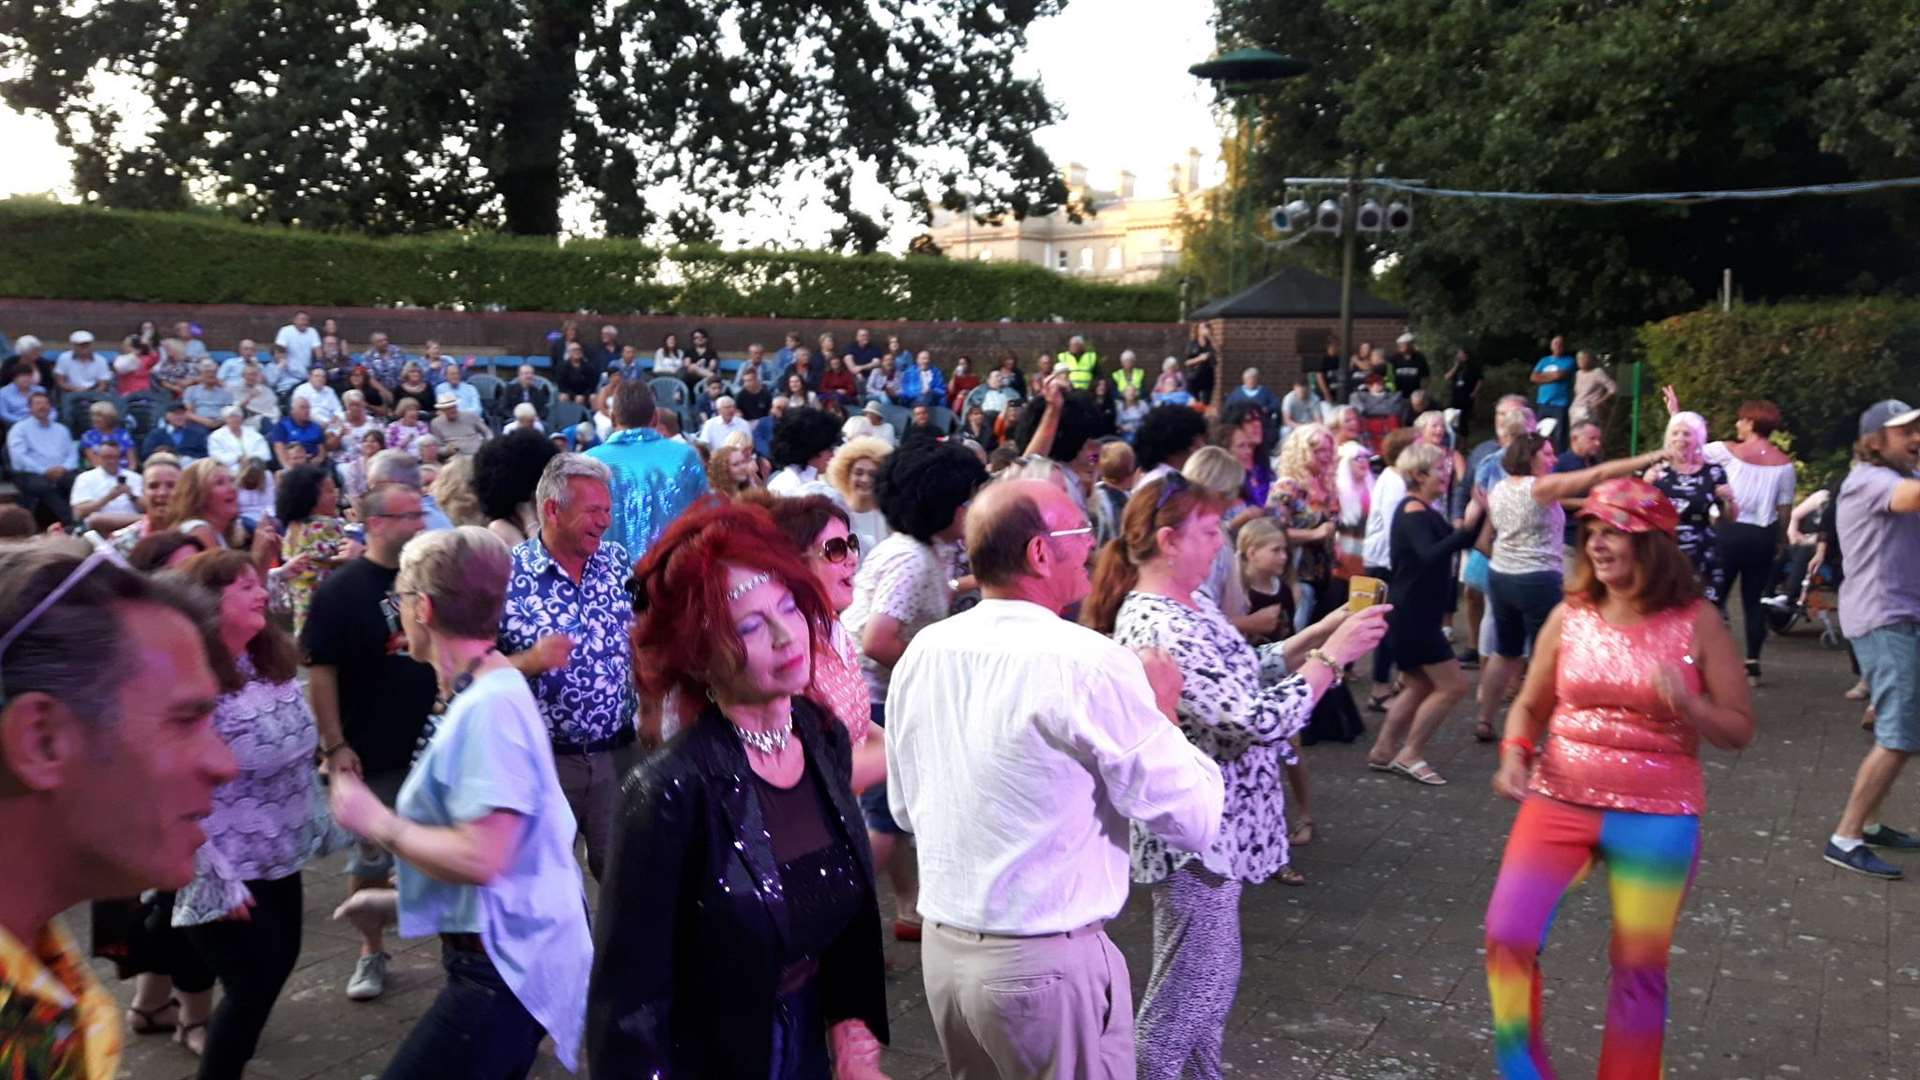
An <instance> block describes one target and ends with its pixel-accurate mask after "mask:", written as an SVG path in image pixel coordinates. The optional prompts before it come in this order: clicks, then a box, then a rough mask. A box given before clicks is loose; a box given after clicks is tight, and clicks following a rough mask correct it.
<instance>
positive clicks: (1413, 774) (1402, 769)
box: [1388, 760, 1447, 787]
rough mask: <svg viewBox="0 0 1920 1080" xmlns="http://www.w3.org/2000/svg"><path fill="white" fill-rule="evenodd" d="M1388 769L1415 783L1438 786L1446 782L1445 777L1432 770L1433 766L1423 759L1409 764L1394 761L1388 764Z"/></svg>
mask: <svg viewBox="0 0 1920 1080" xmlns="http://www.w3.org/2000/svg"><path fill="white" fill-rule="evenodd" d="M1388 769H1389V771H1391V772H1397V773H1399V774H1400V775H1401V776H1404V777H1406V778H1407V779H1409V780H1411V781H1413V782H1414V783H1416V784H1425V785H1426V786H1428V787H1440V786H1442V785H1444V784H1445V783H1446V782H1447V778H1446V777H1444V776H1441V775H1440V774H1439V773H1437V772H1434V771H1433V766H1431V765H1429V764H1427V763H1426V761H1425V760H1421V761H1416V762H1414V763H1413V764H1411V765H1402V764H1400V763H1399V762H1398V761H1396V762H1394V763H1393V764H1392V765H1391V766H1388Z"/></svg>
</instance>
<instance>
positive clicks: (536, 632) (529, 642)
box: [500, 537, 634, 746]
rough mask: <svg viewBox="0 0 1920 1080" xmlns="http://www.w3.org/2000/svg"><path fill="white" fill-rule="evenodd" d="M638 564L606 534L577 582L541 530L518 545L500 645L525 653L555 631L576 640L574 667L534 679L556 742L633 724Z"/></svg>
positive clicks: (612, 732)
mask: <svg viewBox="0 0 1920 1080" xmlns="http://www.w3.org/2000/svg"><path fill="white" fill-rule="evenodd" d="M632 566H633V563H632V562H631V561H630V560H629V559H628V558H627V552H626V549H625V548H623V547H621V546H620V545H619V544H616V543H614V542H613V541H611V540H607V539H604V538H603V539H602V540H601V541H600V548H599V550H598V551H595V552H594V553H593V555H592V557H591V558H589V559H588V560H587V562H586V565H585V566H584V567H583V568H582V569H581V571H580V583H579V584H578V585H576V584H574V582H573V579H572V578H569V577H568V576H567V572H566V571H565V570H563V569H561V567H560V563H559V562H558V561H556V560H555V559H554V557H553V556H552V554H550V553H549V552H548V551H547V548H546V545H545V544H542V543H541V542H540V540H539V538H538V537H535V538H534V539H532V540H527V541H525V542H523V543H521V544H519V545H518V546H516V547H515V548H514V549H513V574H512V576H511V577H509V578H508V579H507V606H506V612H505V614H504V615H503V616H502V618H501V620H500V651H501V652H503V653H506V654H507V655H509V656H511V655H513V654H514V653H519V652H525V651H526V650H528V649H531V648H533V644H534V642H536V641H539V640H540V639H541V638H543V637H545V636H547V635H548V634H565V635H567V636H568V637H570V638H572V639H573V653H572V655H571V658H570V659H569V660H568V661H567V666H566V667H563V668H556V669H554V670H552V671H549V672H547V673H545V674H543V675H535V676H532V677H530V678H529V679H528V680H527V682H528V685H529V686H531V687H532V689H533V697H534V700H535V701H537V702H538V703H539V705H540V717H541V719H543V720H545V721H546V724H547V731H548V732H550V733H551V734H552V735H553V739H554V741H555V742H556V743H560V744H563V745H567V746H584V745H587V744H589V743H598V742H601V741H603V740H606V739H611V738H614V737H615V736H618V735H621V734H622V733H623V732H627V731H632V730H633V708H634V698H633V651H632V649H630V648H629V647H628V645H627V631H628V629H629V628H630V627H631V626H632V625H633V598H632V597H630V596H628V595H627V589H626V584H627V577H628V575H629V574H630V573H631V572H632Z"/></svg>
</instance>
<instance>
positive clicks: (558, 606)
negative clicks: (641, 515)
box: [500, 454, 638, 880]
mask: <svg viewBox="0 0 1920 1080" xmlns="http://www.w3.org/2000/svg"><path fill="white" fill-rule="evenodd" d="M610 482H611V474H609V473H608V471H607V467H606V466H605V465H603V464H601V463H600V462H598V461H595V460H594V459H592V458H590V457H587V456H586V455H584V454H559V455H557V456H555V457H554V458H553V460H551V461H549V462H548V463H547V468H546V471H545V472H543V473H541V475H540V484H539V486H538V487H536V488H535V489H534V503H535V505H536V506H537V507H538V508H539V512H540V535H539V536H537V537H535V538H534V539H532V540H528V541H526V542H525V543H522V544H521V545H519V546H518V547H516V548H514V549H513V576H512V577H511V578H509V579H508V582H507V604H506V611H505V613H504V615H503V617H502V618H501V621H500V651H501V652H503V653H505V654H506V655H507V657H508V658H509V659H510V660H512V661H513V665H514V666H515V667H517V668H519V669H520V671H521V672H522V673H523V674H525V675H526V676H527V683H528V685H529V686H530V687H531V688H532V690H533V696H534V700H535V701H537V702H538V703H539V706H540V715H541V718H542V719H544V720H545V721H546V723H547V731H548V733H549V734H551V735H552V737H553V766H554V771H555V772H556V773H557V774H558V775H559V778H560V790H561V791H563V792H564V793H565V794H566V796H567V805H568V806H570V807H571V808H572V809H573V817H574V820H575V821H576V822H578V823H579V828H580V831H581V832H584V833H585V834H586V837H587V869H588V870H590V871H592V873H593V876H594V879H595V880H600V879H601V868H602V867H604V866H605V865H606V862H607V854H608V852H609V850H610V849H611V848H612V846H613V828H614V818H615V812H616V810H617V809H618V807H619V799H620V778H621V776H623V775H625V773H626V771H627V769H628V768H629V767H631V766H632V765H633V764H634V762H635V761H636V760H638V747H637V746H636V745H635V742H636V739H635V730H634V723H633V712H634V696H633V690H632V687H633V655H632V652H631V650H630V649H629V648H628V645H627V630H628V628H629V627H630V626H631V625H632V623H633V600H632V599H631V598H630V597H629V596H628V595H627V590H626V582H627V577H628V575H629V574H631V573H632V570H633V565H632V563H631V562H630V561H629V560H628V558H627V553H626V551H625V549H623V548H622V547H621V546H620V545H619V544H617V543H613V542H611V541H606V540H604V539H603V538H604V537H605V536H606V533H607V531H608V529H609V528H610V526H611V524H612V519H613V501H612V495H611V493H610V490H609V488H610Z"/></svg>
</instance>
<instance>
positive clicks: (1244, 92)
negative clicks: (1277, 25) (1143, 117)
mask: <svg viewBox="0 0 1920 1080" xmlns="http://www.w3.org/2000/svg"><path fill="white" fill-rule="evenodd" d="M1312 67H1313V65H1312V64H1310V63H1308V62H1307V61H1305V60H1299V59H1295V58H1294V57H1291V56H1282V55H1281V54H1279V53H1277V52H1273V51H1271V50H1268V49H1235V50H1233V51H1232V52H1227V53H1222V54H1220V55H1219V56H1216V57H1214V58H1213V59H1211V60H1207V61H1204V62H1202V63H1198V64H1195V65H1193V66H1192V67H1190V68H1188V69H1187V74H1189V75H1192V76H1194V77H1195V78H1200V79H1205V80H1207V81H1208V82H1210V83H1212V84H1213V85H1214V89H1215V90H1216V91H1218V92H1219V93H1221V94H1225V95H1228V96H1230V97H1237V98H1238V99H1239V100H1238V101H1237V102H1236V103H1235V113H1236V115H1237V116H1238V119H1239V123H1240V136H1241V139H1240V142H1241V148H1242V149H1241V156H1240V162H1241V173H1242V175H1241V176H1240V190H1239V191H1237V192H1236V193H1235V198H1234V215H1233V216H1234V230H1233V232H1234V240H1235V243H1234V245H1233V248H1232V250H1231V252H1230V254H1229V258H1228V263H1227V292H1229V293H1234V292H1238V291H1240V289H1242V288H1244V287H1245V282H1244V281H1243V280H1242V277H1243V264H1244V262H1245V259H1246V255H1245V252H1244V250H1243V248H1244V247H1245V245H1244V244H1242V243H1240V242H1239V241H1242V240H1244V239H1245V238H1246V235H1247V234H1248V233H1249V232H1250V231H1251V230H1250V229H1249V228H1248V225H1247V211H1248V206H1249V205H1250V200H1251V198H1252V194H1253V192H1252V172H1253V167H1252V166H1253V122H1254V117H1255V115H1256V113H1257V110H1256V109H1255V107H1254V102H1253V99H1252V95H1254V94H1257V93H1259V92H1260V91H1261V90H1262V89H1264V88H1265V87H1267V86H1269V85H1271V84H1273V83H1276V82H1279V81H1280V80H1281V79H1290V78H1293V77H1294V76H1296V75H1304V74H1306V72H1307V71H1308V70H1310V69H1311V68H1312Z"/></svg>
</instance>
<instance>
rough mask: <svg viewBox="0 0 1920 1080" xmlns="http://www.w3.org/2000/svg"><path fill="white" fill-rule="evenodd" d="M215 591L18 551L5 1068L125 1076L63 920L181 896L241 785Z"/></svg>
mask: <svg viewBox="0 0 1920 1080" xmlns="http://www.w3.org/2000/svg"><path fill="white" fill-rule="evenodd" d="M217 634H218V631H217V629H216V627H215V624H214V613H213V611H212V610H211V608H210V606H209V605H208V602H207V601H206V600H205V599H204V598H202V597H201V596H199V595H198V594H197V593H195V592H193V591H191V590H189V589H183V588H180V587H178V586H175V585H172V584H169V583H167V582H164V581H159V580H155V579H150V578H146V577H142V576H141V575H139V574H136V573H134V572H133V571H131V570H129V569H127V568H126V567H125V566H124V565H122V564H120V563H119V559H118V556H117V555H114V554H112V553H111V551H110V550H102V551H96V552H93V553H92V554H88V548H87V545H85V544H82V543H78V542H75V541H65V542H54V541H41V542H36V543H33V544H23V545H7V546H6V547H4V548H0V859H4V860H5V863H4V865H5V866H6V867H7V873H8V881H7V885H6V888H5V889H4V890H0V892H4V895H5V900H4V902H0V1072H3V1073H5V1074H6V1075H8V1076H15V1075H21V1072H20V1070H24V1075H28V1076H50V1077H51V1076H59V1077H82V1078H100V1080H105V1078H108V1077H112V1076H116V1075H118V1059H119V1054H120V1047H121V1040H122V1031H121V1021H120V1007H119V1005H118V1004H117V1003H116V1002H115V1001H114V998H113V996H112V995H111V994H108V993H107V992H106V991H105V990H103V989H102V988H101V987H100V985H99V984H98V983H97V982H96V981H95V980H94V978H93V975H92V973H91V972H90V971H89V970H88V963H87V960H86V958H85V956H84V955H83V954H81V953H80V952H79V950H77V949H76V948H75V947H74V946H73V943H72V942H71V941H69V940H68V938H67V936H66V934H65V933H64V932H62V930H61V929H60V927H59V926H58V925H56V924H55V922H54V917H55V916H56V915H58V914H59V913H60V912H62V911H65V910H67V909H68V908H71V907H73V906H74V905H76V904H79V903H81V902H82V901H85V900H93V899H106V898H110V897H120V896H133V895H137V894H138V893H140V892H141V891H143V890H146V889H156V888H157V889H173V888H178V887H180V886H183V885H185V884H186V883H187V882H188V881H189V880H190V879H191V878H192V877H193V874H194V857H195V853H196V852H197V851H199V849H200V847H201V845H202V844H204V843H205V842H206V833H205V832H204V831H203V830H202V828H201V825H200V822H201V820H202V819H204V818H205V817H206V816H207V815H208V814H209V813H211V812H212V809H213V793H214V790H215V789H216V788H218V787H219V786H220V785H222V784H224V783H226V782H227V781H229V780H231V779H233V776H234V773H235V768H234V758H233V753H232V752H231V751H230V750H228V749H227V745H226V742H225V740H223V739H222V738H221V737H220V733H219V732H218V731H216V730H215V729H214V727H213V706H214V703H215V701H216V700H218V698H219V696H220V686H219V684H218V683H217V682H216V681H215V680H214V675H213V671H212V669H211V668H210V666H209V665H208V663H207V655H208V650H209V648H210V645H211V643H212V642H214V641H216V640H218V638H217Z"/></svg>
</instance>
